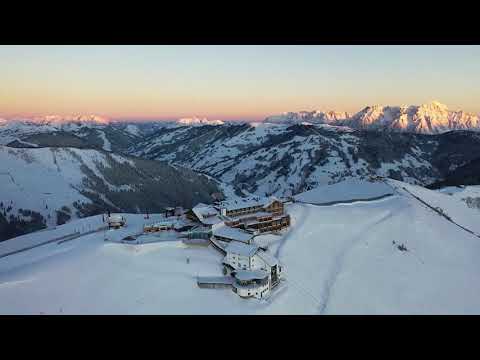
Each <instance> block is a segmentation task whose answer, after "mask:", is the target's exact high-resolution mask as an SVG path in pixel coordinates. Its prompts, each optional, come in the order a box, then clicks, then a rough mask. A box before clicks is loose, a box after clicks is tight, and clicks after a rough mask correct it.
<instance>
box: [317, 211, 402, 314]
mask: <svg viewBox="0 0 480 360" xmlns="http://www.w3.org/2000/svg"><path fill="white" fill-rule="evenodd" d="M403 209H404V208H401V209H396V210H394V211H392V210H389V211H388V213H387V214H385V215H382V216H381V217H380V218H379V219H377V220H375V221H374V222H372V223H369V224H367V225H366V226H365V227H363V228H362V229H361V230H360V231H358V232H357V235H355V236H354V237H352V238H351V239H350V240H349V241H348V242H347V243H346V244H345V246H343V248H342V249H341V250H340V252H339V253H338V254H337V255H336V256H335V259H334V263H333V266H332V268H331V270H330V272H329V275H328V277H327V279H326V281H325V286H324V290H323V293H322V295H321V297H322V301H321V304H320V306H319V313H320V314H321V315H323V314H324V313H325V312H326V310H327V308H328V305H329V301H330V298H331V294H332V290H333V288H334V286H335V283H336V281H337V278H338V275H339V274H340V273H341V272H342V268H343V265H344V260H345V258H346V257H347V255H348V253H349V252H350V250H351V249H352V248H353V247H355V245H356V244H357V243H358V242H359V241H360V240H362V239H364V238H365V233H366V232H368V231H370V230H371V229H372V228H374V227H376V226H378V225H380V224H381V223H383V222H385V221H387V220H389V219H391V218H392V217H394V216H397V215H398V214H399V211H401V210H403Z"/></svg>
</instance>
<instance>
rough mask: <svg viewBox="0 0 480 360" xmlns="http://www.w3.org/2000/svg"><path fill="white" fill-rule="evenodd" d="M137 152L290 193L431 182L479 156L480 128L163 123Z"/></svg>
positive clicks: (243, 185)
mask: <svg viewBox="0 0 480 360" xmlns="http://www.w3.org/2000/svg"><path fill="white" fill-rule="evenodd" d="M130 153H131V154H133V155H136V156H140V157H145V158H149V159H157V160H162V161H168V162H171V163H173V164H179V165H182V166H185V167H190V168H192V169H194V170H196V171H199V172H202V173H206V174H208V175H211V176H213V177H215V178H217V179H218V180H221V181H222V182H224V183H228V184H231V185H233V186H235V187H236V188H237V191H238V193H239V194H240V193H241V192H242V191H243V192H245V193H255V194H258V195H265V194H275V195H279V196H283V195H290V194H292V193H294V194H295V193H298V192H301V191H305V190H307V189H309V188H313V187H315V186H318V185H322V184H328V183H335V182H338V181H341V180H344V179H347V178H352V177H358V178H365V177H369V176H371V175H379V176H386V177H392V178H395V179H398V180H402V181H406V182H410V183H413V184H422V185H427V184H430V183H433V182H435V181H438V180H442V179H443V178H444V177H445V176H446V175H447V174H448V173H449V172H450V171H453V170H454V169H455V168H456V167H458V166H462V165H464V164H466V163H467V162H469V161H471V160H474V159H475V158H478V157H479V154H480V134H479V133H476V132H470V131H455V132H449V133H446V134H439V135H428V136H427V135H422V134H412V133H404V132H380V133H377V132H372V131H365V130H353V129H351V128H348V127H338V126H330V125H325V124H324V125H299V124H297V125H292V126H288V125H276V124H270V123H256V124H243V125H229V126H216V127H209V126H203V127H182V128H176V129H175V128H174V129H163V130H161V131H158V132H157V133H155V134H152V135H151V136H150V137H149V138H147V139H146V140H145V141H143V142H140V143H137V144H136V145H135V146H133V147H132V148H131V149H130Z"/></svg>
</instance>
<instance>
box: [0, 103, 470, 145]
mask: <svg viewBox="0 0 480 360" xmlns="http://www.w3.org/2000/svg"><path fill="white" fill-rule="evenodd" d="M264 122H265V123H270V124H277V125H294V124H313V125H319V124H327V125H332V126H344V127H350V128H352V129H357V130H375V131H395V132H410V133H418V134H440V133H444V132H447V131H452V130H474V131H480V116H479V115H478V114H473V113H468V112H465V111H463V110H457V111H451V110H449V109H448V108H447V106H446V105H444V104H442V103H440V102H438V101H432V102H429V103H427V104H423V105H410V106H383V105H373V106H367V107H365V108H363V109H362V110H360V111H359V112H357V113H353V114H350V113H348V112H340V111H319V110H315V111H300V112H286V113H283V114H279V115H273V116H269V117H267V118H266V119H265V120H264ZM239 123H241V122H238V121H223V120H209V119H207V118H199V117H191V118H181V119H178V120H172V121H158V120H157V121H153V120H152V121H142V122H134V121H130V122H121V121H116V120H111V119H108V118H106V117H102V116H98V115H72V116H59V115H48V116H42V117H32V118H11V119H0V127H3V128H5V127H9V126H10V127H12V128H15V129H19V127H23V128H22V129H19V130H21V131H24V130H25V127H31V126H33V125H36V126H39V127H43V128H44V129H45V131H58V130H65V131H72V130H78V129H79V128H85V127H93V128H102V127H105V126H116V127H117V128H119V129H125V130H126V131H127V132H129V133H131V134H132V135H134V136H139V135H147V134H150V133H153V132H154V131H156V130H158V129H160V128H174V127H179V126H204V125H232V124H233V125H238V124H239ZM35 132H38V128H37V130H36V131H35Z"/></svg>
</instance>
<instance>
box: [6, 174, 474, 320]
mask: <svg viewBox="0 0 480 360" xmlns="http://www.w3.org/2000/svg"><path fill="white" fill-rule="evenodd" d="M392 184H393V186H397V188H399V186H398V185H404V184H403V183H400V184H399V183H398V182H396V183H392ZM339 186H340V185H339ZM417 193H418V194H420V191H419V190H417ZM433 193H435V194H438V195H441V196H443V197H444V199H443V198H442V199H443V200H442V204H443V205H444V206H445V207H446V208H447V207H452V208H453V207H454V206H455V205H453V204H454V203H456V202H458V199H455V198H454V197H452V196H449V195H443V194H439V193H438V192H436V191H430V190H424V191H423V192H422V193H421V194H420V195H421V196H423V197H424V198H428V200H432V199H436V195H434V194H433ZM311 194H312V199H310V200H313V199H314V197H313V195H314V193H311ZM466 209H467V208H466ZM286 210H287V212H288V213H289V214H290V215H291V218H292V226H291V227H290V228H289V229H288V230H287V231H284V232H283V233H282V234H281V235H264V236H259V237H257V238H255V241H256V242H257V243H260V242H262V244H263V245H265V244H267V245H268V247H269V249H268V251H269V252H270V253H271V254H274V255H276V257H277V258H278V259H279V261H280V263H281V264H282V266H283V268H284V269H285V272H286V279H287V280H286V282H285V283H284V284H283V286H281V287H280V288H279V289H278V290H276V291H275V292H274V294H272V296H271V297H270V298H269V299H268V300H266V301H265V300H263V301H258V300H256V299H250V300H244V299H241V298H240V297H238V296H237V295H236V294H234V293H233V292H232V291H231V290H229V289H200V288H198V287H197V285H196V276H220V274H221V265H220V263H221V260H222V255H221V254H220V253H218V252H216V251H215V250H214V249H213V248H212V247H207V248H204V247H203V248H202V247H188V246H186V245H184V244H182V243H181V242H179V241H165V242H159V243H151V244H143V245H130V244H118V243H111V242H105V241H104V240H103V236H104V234H103V232H100V233H94V234H90V235H85V236H82V237H79V238H77V239H75V240H72V241H68V242H64V243H61V244H57V243H51V244H48V245H44V246H40V247H37V248H35V249H32V250H28V251H25V252H23V253H20V254H16V255H11V256H8V257H5V258H1V259H0V313H1V314H40V313H45V314H480V282H478V278H479V276H480V262H479V261H478V257H479V255H480V239H479V238H478V237H475V236H474V235H472V234H470V233H468V232H466V231H464V230H462V229H460V228H459V227H457V226H456V225H454V224H452V223H451V222H449V221H447V220H446V219H445V218H443V217H441V216H439V215H438V214H437V213H435V212H434V211H432V210H431V209H429V208H427V207H426V206H424V205H423V204H421V203H420V202H419V201H418V200H416V199H415V198H413V197H412V196H411V195H409V194H407V193H406V192H402V191H400V190H399V191H397V193H396V194H395V195H393V196H390V197H387V198H383V199H380V200H374V201H363V202H354V203H350V204H336V205H331V206H316V205H311V204H302V203H294V204H290V205H287V207H286ZM467 210H468V209H467ZM472 214H474V213H471V212H469V211H464V212H463V217H464V218H465V219H466V218H467V217H472V216H473V215H472ZM475 214H476V217H475V219H478V215H477V213H475ZM127 216H128V218H127V227H126V228H124V229H120V230H111V231H107V232H106V235H107V236H109V237H110V238H113V237H115V238H121V237H124V236H126V235H129V234H135V233H136V232H137V231H139V230H140V229H141V226H142V223H143V218H142V217H141V216H137V217H135V216H134V215H127ZM471 221H473V219H472V220H471ZM74 224H75V222H72V223H69V224H66V226H74ZM43 233H44V234H45V237H46V238H48V236H49V235H48V232H47V231H45V232H43ZM29 236H39V235H38V233H37V234H35V233H34V234H30V235H29ZM11 241H15V239H13V240H11ZM400 244H403V245H404V246H405V247H406V248H407V250H408V251H400V250H399V249H398V245H400ZM187 258H188V259H189V261H187Z"/></svg>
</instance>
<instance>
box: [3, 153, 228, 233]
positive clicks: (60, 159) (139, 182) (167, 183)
mask: <svg viewBox="0 0 480 360" xmlns="http://www.w3.org/2000/svg"><path fill="white" fill-rule="evenodd" d="M0 164H2V166H1V169H0V183H1V185H2V186H0V240H4V239H5V238H8V237H9V235H7V233H8V232H12V231H13V232H15V231H16V230H15V229H17V226H15V227H14V229H12V227H10V228H8V226H7V224H6V223H5V221H7V222H8V223H10V224H12V223H20V222H22V221H26V222H32V221H33V220H34V221H35V225H34V226H35V227H38V226H39V227H42V226H47V227H52V226H55V225H57V224H58V223H62V222H64V221H65V219H66V220H69V219H75V218H77V217H83V216H88V215H93V214H97V213H99V212H101V211H103V210H105V209H107V208H109V209H111V210H112V211H120V210H124V211H129V212H137V211H138V212H142V211H145V209H147V210H149V211H150V212H154V211H155V210H157V211H160V210H161V209H162V207H164V206H168V205H170V206H171V205H179V206H192V205H194V204H196V203H197V202H211V197H210V194H211V193H213V192H217V191H219V190H218V188H217V185H216V183H215V182H214V181H212V180H210V179H208V178H206V177H204V176H200V175H197V174H195V173H193V172H192V171H190V170H187V169H181V168H173V167H171V166H169V165H165V164H161V163H158V162H155V161H148V160H141V159H135V158H129V157H125V156H121V155H117V154H113V153H108V152H102V151H98V150H92V149H77V148H38V149H37V148H28V149H22V148H10V147H5V146H0ZM152 194H154V195H152ZM29 211H34V212H35V214H30V213H29ZM32 215H33V216H34V217H35V218H34V219H32ZM62 219H63V220H62ZM32 226H33V225H32ZM9 229H10V230H9ZM21 229H25V230H27V229H28V227H27V224H18V229H17V230H21ZM14 230H15V231H14ZM10 237H11V236H10Z"/></svg>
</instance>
